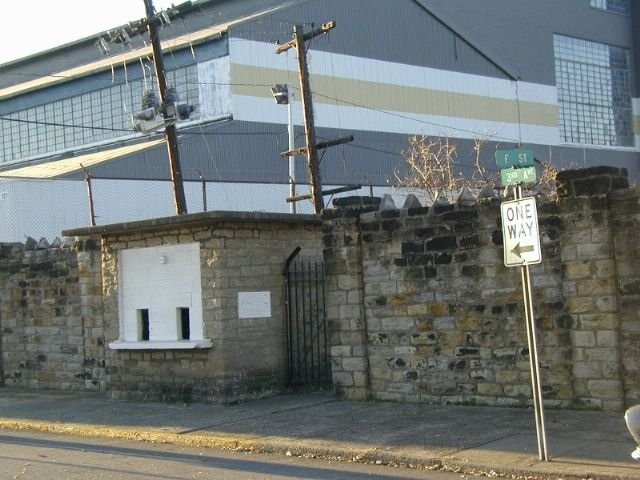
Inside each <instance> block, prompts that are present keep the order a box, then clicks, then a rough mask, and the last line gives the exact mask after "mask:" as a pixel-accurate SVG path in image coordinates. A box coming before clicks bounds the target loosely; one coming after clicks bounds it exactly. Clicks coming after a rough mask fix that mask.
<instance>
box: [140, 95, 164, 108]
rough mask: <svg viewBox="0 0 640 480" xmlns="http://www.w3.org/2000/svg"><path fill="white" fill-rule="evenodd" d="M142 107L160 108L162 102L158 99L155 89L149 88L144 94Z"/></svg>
mask: <svg viewBox="0 0 640 480" xmlns="http://www.w3.org/2000/svg"><path fill="white" fill-rule="evenodd" d="M142 108H143V109H145V108H155V109H156V110H157V109H158V108H160V102H159V101H158V97H157V95H156V92H154V91H153V90H147V91H145V92H144V94H143V95H142Z"/></svg>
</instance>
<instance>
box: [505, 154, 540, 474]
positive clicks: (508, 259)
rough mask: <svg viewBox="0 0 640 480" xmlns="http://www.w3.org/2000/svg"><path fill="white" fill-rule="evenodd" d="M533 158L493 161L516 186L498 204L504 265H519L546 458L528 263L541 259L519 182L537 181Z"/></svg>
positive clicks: (532, 207)
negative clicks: (508, 196)
mask: <svg viewBox="0 0 640 480" xmlns="http://www.w3.org/2000/svg"><path fill="white" fill-rule="evenodd" d="M533 161H534V159H533V152H532V151H531V150H502V151H501V150H498V151H496V163H497V165H498V166H499V167H503V170H502V171H501V172H500V173H501V179H502V183H503V185H505V186H508V185H515V194H514V197H515V199H514V200H511V201H507V202H503V203H502V204H501V205H500V214H501V217H502V240H503V246H504V264H505V266H506V267H520V270H521V275H522V296H523V297H524V311H525V320H526V327H527V343H528V347H529V366H530V369H531V388H532V391H533V406H534V410H535V417H536V433H537V437H538V456H539V458H540V460H544V461H549V454H548V452H547V438H546V432H545V424H544V408H543V403H542V382H541V381H540V362H539V361H538V342H537V339H536V330H535V318H534V314H533V296H532V293H531V275H530V273H529V265H532V264H536V263H540V262H541V261H542V253H541V249H540V233H539V227H538V213H537V209H536V199H535V198H533V197H527V198H523V197H522V184H523V183H529V182H535V180H536V173H535V167H533Z"/></svg>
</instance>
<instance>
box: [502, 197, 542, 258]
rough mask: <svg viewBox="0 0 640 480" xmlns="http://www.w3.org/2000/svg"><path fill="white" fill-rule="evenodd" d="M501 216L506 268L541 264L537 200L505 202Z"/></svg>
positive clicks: (525, 199)
mask: <svg viewBox="0 0 640 480" xmlns="http://www.w3.org/2000/svg"><path fill="white" fill-rule="evenodd" d="M500 214H501V216H502V240H503V244H504V264H505V266H507V267H520V266H522V265H531V264H533V263H540V262H541V261H542V253H541V251H540V234H539V232H538V212H537V210H536V199H535V198H533V197H528V198H522V199H520V200H511V201H509V202H503V203H502V204H501V205H500Z"/></svg>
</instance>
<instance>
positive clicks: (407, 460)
mask: <svg viewBox="0 0 640 480" xmlns="http://www.w3.org/2000/svg"><path fill="white" fill-rule="evenodd" d="M0 429H7V430H18V431H30V430H32V431H39V432H50V433H57V434H67V435H76V436H83V437H95V438H106V439H117V440H132V441H140V442H149V443H166V444H174V445H184V446H189V447H200V448H221V449H225V450H232V451H239V452H254V453H265V454H275V455H283V456H300V457H309V458H318V459H327V460H333V461H346V462H360V463H373V464H378V465H391V466H397V467H405V468H412V469H418V470H438V471H445V472H452V473H460V474H469V475H483V476H489V477H494V478H510V479H516V480H543V479H545V480H548V479H557V480H587V479H588V480H620V479H621V478H623V477H620V476H618V475H607V474H604V475H603V474H597V473H595V472H594V473H592V474H580V475H574V474H567V473H563V472H562V467H561V465H560V464H556V465H554V464H553V462H551V463H549V464H546V468H542V467H545V465H540V464H538V465H537V466H533V465H532V468H522V467H520V468H517V467H515V468H506V467H505V466H504V465H503V466H497V465H485V464H481V463H472V462H468V461H464V460H458V459H452V458H418V457H416V456H411V455H402V454H399V453H397V452H387V451H383V450H380V449H379V448H371V447H367V446H363V447H361V448H359V447H354V446H338V447H318V446H314V445H308V444H305V442H301V441H300V439H298V438H291V437H279V436H271V435H270V436H268V437H248V436H238V435H225V434H220V433H216V434H211V433H207V434H203V433H181V432H164V431H158V430H155V429H140V430H135V431H134V430H133V429H132V428H131V427H117V426H110V425H98V424H96V425H91V424H79V423H65V422H46V421H33V420H27V419H8V418H2V417H0Z"/></svg>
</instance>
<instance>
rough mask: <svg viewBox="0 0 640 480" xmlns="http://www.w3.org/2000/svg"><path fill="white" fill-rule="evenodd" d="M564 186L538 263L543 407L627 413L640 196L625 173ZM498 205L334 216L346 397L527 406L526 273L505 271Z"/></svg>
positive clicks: (542, 209)
mask: <svg viewBox="0 0 640 480" xmlns="http://www.w3.org/2000/svg"><path fill="white" fill-rule="evenodd" d="M558 182H559V183H558V193H559V195H560V196H559V198H553V199H550V198H539V199H538V217H539V225H540V234H541V242H542V257H543V261H542V263H540V264H538V265H532V266H530V268H529V269H530V272H531V281H532V285H533V298H534V299H533V303H534V315H535V325H536V329H537V332H538V347H539V350H540V352H539V360H540V362H541V371H542V383H543V395H544V399H545V403H546V404H547V405H549V406H557V407H586V408H602V409H607V410H621V409H622V408H623V407H624V406H625V405H630V404H634V403H637V402H638V385H639V384H638V376H639V375H638V374H639V373H640V371H639V366H638V359H639V358H640V357H639V355H638V353H639V352H638V348H637V344H638V342H637V340H638V335H639V334H640V328H639V322H638V319H637V313H636V312H637V308H636V306H637V305H638V303H637V302H638V299H639V298H640V297H639V295H640V289H639V288H638V285H639V284H640V270H639V269H638V268H637V267H638V266H639V265H638V258H637V254H636V253H635V249H633V248H631V247H632V245H633V242H634V240H633V239H635V238H638V233H640V232H639V231H638V227H639V226H640V223H639V222H638V220H639V217H638V203H639V200H640V193H639V192H638V191H637V190H628V189H627V188H626V187H627V180H626V172H625V171H623V170H617V169H607V168H605V169H588V170H581V171H575V172H574V171H567V172H562V174H561V175H560V176H559V178H558ZM621 189H622V190H621ZM488 197H489V198H480V199H477V200H474V201H472V202H468V195H465V196H464V199H463V197H462V196H461V198H460V200H461V201H460V202H459V203H457V204H456V205H436V206H434V207H431V208H427V207H422V206H420V205H419V204H418V203H417V202H416V201H415V199H411V201H408V202H407V205H405V207H404V208H396V207H395V205H393V202H392V201H390V199H388V198H386V199H383V201H382V203H381V204H380V206H378V205H376V204H375V202H371V201H370V200H367V201H364V200H363V199H360V198H351V199H342V200H339V201H337V202H336V203H335V208H334V209H332V210H327V211H326V212H325V213H324V215H323V219H324V225H323V230H324V237H323V239H324V243H325V260H326V265H327V279H328V280H327V282H328V283H327V290H328V302H329V305H330V309H329V310H328V312H327V313H328V317H329V320H330V322H331V323H330V325H331V329H332V331H333V336H332V357H333V358H332V360H333V368H334V381H335V382H336V386H337V388H338V390H339V391H340V392H341V393H342V394H343V395H344V396H345V397H347V398H369V397H373V398H378V399H384V400H395V401H412V402H436V403H472V404H488V405H507V406H511V405H514V406H516V405H517V406H520V405H528V404H530V403H531V398H532V395H531V384H530V367H529V350H528V346H527V338H526V330H525V323H524V322H525V320H524V318H525V317H524V307H523V294H522V287H521V269H520V268H519V267H516V268H507V267H505V266H504V264H503V248H502V232H501V219H500V203H501V199H498V198H491V196H490V195H489V196H488ZM462 200H464V201H462ZM621 358H622V360H621Z"/></svg>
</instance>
